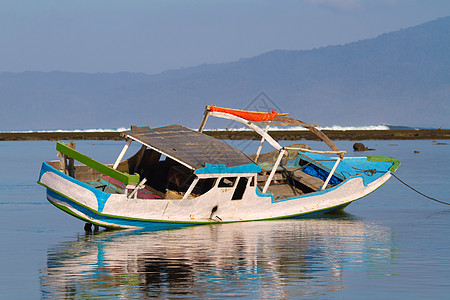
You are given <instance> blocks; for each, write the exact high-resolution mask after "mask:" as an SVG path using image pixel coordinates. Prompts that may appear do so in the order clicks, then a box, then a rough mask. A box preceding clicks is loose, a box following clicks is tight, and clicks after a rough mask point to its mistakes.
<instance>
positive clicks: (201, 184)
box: [192, 178, 217, 197]
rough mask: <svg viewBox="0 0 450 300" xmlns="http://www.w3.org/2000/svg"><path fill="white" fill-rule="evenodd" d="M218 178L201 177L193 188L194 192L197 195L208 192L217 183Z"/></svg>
mask: <svg viewBox="0 0 450 300" xmlns="http://www.w3.org/2000/svg"><path fill="white" fill-rule="evenodd" d="M216 180H217V178H201V179H199V180H198V182H197V184H196V185H195V187H194V189H193V190H192V194H194V195H195V197H198V196H200V195H203V194H206V193H207V192H209V191H210V190H211V189H212V188H213V187H214V186H215V185H216Z"/></svg>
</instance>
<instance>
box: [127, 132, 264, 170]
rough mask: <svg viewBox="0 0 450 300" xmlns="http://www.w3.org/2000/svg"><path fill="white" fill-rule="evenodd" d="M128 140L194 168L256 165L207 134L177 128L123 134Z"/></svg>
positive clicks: (245, 156)
mask: <svg viewBox="0 0 450 300" xmlns="http://www.w3.org/2000/svg"><path fill="white" fill-rule="evenodd" d="M122 136H124V137H125V138H131V139H133V140H135V141H137V142H139V143H141V144H143V145H146V146H147V147H149V148H152V149H154V150H155V151H158V152H160V153H162V154H164V155H166V156H168V157H170V158H172V159H174V160H176V161H178V162H180V163H182V164H183V165H185V166H187V167H189V168H191V169H193V170H198V169H203V168H205V167H206V166H207V164H211V165H225V166H226V167H227V168H229V167H237V166H242V165H248V164H254V165H256V163H255V162H254V161H253V160H251V159H250V158H249V157H248V156H247V155H245V154H244V153H242V152H241V151H239V150H237V149H235V148H233V147H231V146H230V145H228V144H227V143H225V142H223V141H221V140H218V139H215V138H213V137H210V136H208V135H206V134H203V133H200V132H198V131H194V130H192V129H189V128H186V127H183V126H180V125H169V126H164V127H158V128H153V129H150V130H143V131H125V132H123V133H122Z"/></svg>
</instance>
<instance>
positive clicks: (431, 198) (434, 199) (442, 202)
mask: <svg viewBox="0 0 450 300" xmlns="http://www.w3.org/2000/svg"><path fill="white" fill-rule="evenodd" d="M391 175H392V176H394V177H395V178H396V179H397V180H398V181H400V182H401V183H403V184H404V185H406V186H407V187H409V188H410V189H412V190H413V191H414V192H416V193H418V194H419V195H422V196H424V197H425V198H428V199H430V200H433V201H436V202H439V203H441V204H445V205H450V203H448V202H444V201H441V200H438V199H436V198H433V197H430V196H427V195H425V194H424V193H421V192H419V191H418V190H416V189H415V188H413V187H412V186H410V185H409V184H407V183H406V182H404V181H403V180H401V179H400V178H398V177H397V175H395V174H394V173H391Z"/></svg>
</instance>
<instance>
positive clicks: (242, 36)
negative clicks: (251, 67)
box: [0, 0, 450, 74]
mask: <svg viewBox="0 0 450 300" xmlns="http://www.w3.org/2000/svg"><path fill="white" fill-rule="evenodd" d="M448 15H450V0H277V1H267V0H226V1H218V0H190V1H189V0H123V1H122V0H120V1H119V0H76V1H74V0H39V1H36V0H0V39H1V47H0V57H1V59H0V72H5V71H11V72H22V71H71V72H120V71H131V72H145V73H150V74H152V73H158V72H161V71H164V70H168V69H177V68H181V67H190V66H195V65H199V64H202V63H220V62H230V61H234V60H238V59H239V58H245V57H252V56H256V55H258V54H261V53H264V52H267V51H271V50H274V49H289V50H306V49H312V48H316V47H322V46H327V45H335V44H344V43H348V42H352V41H357V40H361V39H366V38H372V37H375V36H377V35H379V34H382V33H386V32H390V31H394V30H398V29H401V28H406V27H410V26H414V25H418V24H421V23H424V22H427V21H431V20H433V19H436V18H439V17H443V16H448Z"/></svg>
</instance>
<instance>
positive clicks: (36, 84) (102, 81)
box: [0, 17, 450, 130]
mask: <svg viewBox="0 0 450 300" xmlns="http://www.w3.org/2000/svg"><path fill="white" fill-rule="evenodd" d="M449 70H450V17H444V18H440V19H436V20H433V21H430V22H427V23H424V24H421V25H417V26H414V27H410V28H406V29H401V30H398V31H394V32H390V33H384V34H381V35H379V36H377V37H375V38H373V39H366V40H360V41H355V42H351V43H347V44H343V45H332V46H327V47H320V48H315V49H310V50H281V49H278V50H273V51H269V52H266V53H263V54H260V55H257V56H255V57H251V58H243V59H239V60H237V61H234V62H229V63H220V64H203V65H199V66H194V67H189V68H183V69H178V70H168V71H164V72H162V73H159V74H144V73H133V72H120V73H69V72H36V71H34V72H31V71H29V72H23V73H6V72H4V73H0V100H1V102H2V104H3V106H4V107H6V109H3V112H0V117H1V121H0V130H21V129H45V128H62V129H64V128H98V127H103V128H112V127H123V126H125V127H127V126H129V125H150V126H159V125H163V124H166V123H181V124H184V125H187V126H193V127H195V126H198V124H197V123H198V122H200V120H201V116H202V113H203V108H204V106H205V105H207V104H213V105H221V106H226V107H227V106H228V107H235V108H245V107H246V106H247V105H248V104H250V103H251V102H252V100H254V98H255V96H257V95H258V94H259V93H260V92H261V91H264V92H265V93H266V94H267V95H269V96H270V97H271V98H272V101H273V102H275V103H276V106H277V107H281V108H282V110H283V111H287V112H291V115H292V116H293V117H297V118H299V119H304V120H305V121H311V122H313V123H319V124H321V125H323V126H330V125H343V126H346V125H358V126H359V125H378V124H403V125H406V126H422V127H447V128H448V127H450V123H449V121H448V117H447V116H448V115H449V114H450V104H449V103H450V99H449V98H450V71H449ZM21 115H22V116H23V117H19V118H18V116H21Z"/></svg>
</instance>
